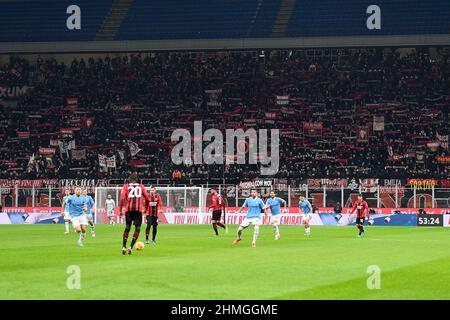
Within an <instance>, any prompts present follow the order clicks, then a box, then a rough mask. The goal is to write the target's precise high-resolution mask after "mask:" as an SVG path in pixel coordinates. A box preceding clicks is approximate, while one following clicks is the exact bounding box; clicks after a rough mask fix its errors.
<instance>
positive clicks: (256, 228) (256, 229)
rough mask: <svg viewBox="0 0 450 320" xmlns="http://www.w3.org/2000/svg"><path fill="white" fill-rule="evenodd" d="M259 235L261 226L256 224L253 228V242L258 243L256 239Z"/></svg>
mask: <svg viewBox="0 0 450 320" xmlns="http://www.w3.org/2000/svg"><path fill="white" fill-rule="evenodd" d="M258 235H259V227H256V226H255V229H254V230H253V243H256V239H258Z"/></svg>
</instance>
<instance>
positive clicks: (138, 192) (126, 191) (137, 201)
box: [119, 174, 150, 254]
mask: <svg viewBox="0 0 450 320" xmlns="http://www.w3.org/2000/svg"><path fill="white" fill-rule="evenodd" d="M137 181H138V177H137V175H135V174H132V175H131V176H130V177H129V178H128V184H125V185H124V186H123V187H122V194H121V196H120V205H119V212H120V215H123V208H124V203H125V201H126V205H125V231H124V232H123V243H122V254H125V253H127V252H128V254H131V252H132V250H133V247H134V244H135V243H136V240H137V239H138V238H139V233H140V232H141V225H142V212H143V211H144V210H145V208H146V206H147V204H148V202H149V201H150V198H149V196H148V193H147V191H146V190H145V187H144V186H143V185H142V184H140V183H138V182H137ZM131 224H134V234H133V239H132V240H131V245H130V247H129V248H128V249H127V248H126V247H127V241H128V234H129V233H130V230H131Z"/></svg>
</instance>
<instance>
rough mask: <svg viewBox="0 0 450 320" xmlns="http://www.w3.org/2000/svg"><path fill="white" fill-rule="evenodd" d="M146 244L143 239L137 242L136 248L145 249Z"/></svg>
mask: <svg viewBox="0 0 450 320" xmlns="http://www.w3.org/2000/svg"><path fill="white" fill-rule="evenodd" d="M144 248H145V244H144V243H143V242H142V241H139V242H137V243H136V250H139V251H140V250H144Z"/></svg>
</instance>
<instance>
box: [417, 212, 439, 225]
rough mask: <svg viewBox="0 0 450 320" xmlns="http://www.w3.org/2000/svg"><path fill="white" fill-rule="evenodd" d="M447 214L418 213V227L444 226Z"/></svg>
mask: <svg viewBox="0 0 450 320" xmlns="http://www.w3.org/2000/svg"><path fill="white" fill-rule="evenodd" d="M444 218H445V216H444V215H442V214H418V215H417V226H418V227H443V226H444Z"/></svg>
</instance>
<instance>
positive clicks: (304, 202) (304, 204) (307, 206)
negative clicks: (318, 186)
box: [298, 195, 312, 236]
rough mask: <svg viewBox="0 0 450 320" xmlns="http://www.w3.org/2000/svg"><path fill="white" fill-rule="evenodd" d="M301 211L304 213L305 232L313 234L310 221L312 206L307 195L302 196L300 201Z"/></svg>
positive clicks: (308, 234)
mask: <svg viewBox="0 0 450 320" xmlns="http://www.w3.org/2000/svg"><path fill="white" fill-rule="evenodd" d="M298 206H299V210H300V213H301V214H302V215H303V224H304V225H305V232H306V235H307V236H310V235H311V227H310V225H309V221H311V217H312V216H311V214H312V206H311V203H310V202H309V201H308V199H306V198H305V196H303V195H301V196H300V201H299V203H298Z"/></svg>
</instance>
